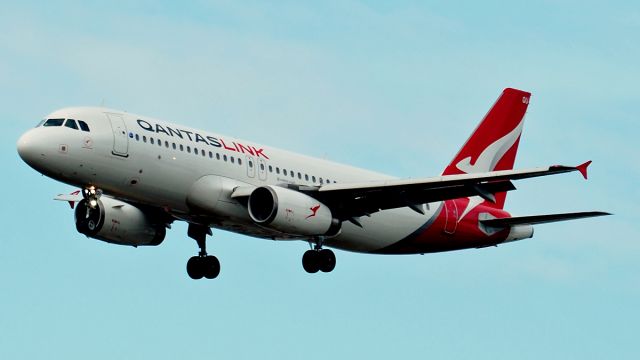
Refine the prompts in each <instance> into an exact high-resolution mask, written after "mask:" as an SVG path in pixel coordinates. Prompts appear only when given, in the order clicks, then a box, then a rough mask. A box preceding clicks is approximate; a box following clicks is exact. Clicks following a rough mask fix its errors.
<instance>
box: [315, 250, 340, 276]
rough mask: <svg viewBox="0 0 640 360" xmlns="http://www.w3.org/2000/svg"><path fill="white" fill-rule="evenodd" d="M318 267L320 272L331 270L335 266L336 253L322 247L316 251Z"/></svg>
mask: <svg viewBox="0 0 640 360" xmlns="http://www.w3.org/2000/svg"><path fill="white" fill-rule="evenodd" d="M318 258H319V261H318V263H319V265H320V266H319V267H320V271H322V272H326V273H328V272H332V271H333V269H335V268H336V254H334V253H333V251H331V250H329V249H322V250H320V252H318Z"/></svg>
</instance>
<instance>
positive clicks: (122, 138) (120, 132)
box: [105, 113, 129, 157]
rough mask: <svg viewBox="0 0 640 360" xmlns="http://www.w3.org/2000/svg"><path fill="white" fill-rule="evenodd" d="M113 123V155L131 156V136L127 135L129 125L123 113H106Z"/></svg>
mask: <svg viewBox="0 0 640 360" xmlns="http://www.w3.org/2000/svg"><path fill="white" fill-rule="evenodd" d="M105 115H107V118H108V119H109V122H110V123H111V130H112V131H113V150H112V151H111V153H112V154H113V155H117V156H122V157H128V156H129V138H128V137H127V127H126V125H125V123H124V119H123V118H122V115H121V114H112V113H105Z"/></svg>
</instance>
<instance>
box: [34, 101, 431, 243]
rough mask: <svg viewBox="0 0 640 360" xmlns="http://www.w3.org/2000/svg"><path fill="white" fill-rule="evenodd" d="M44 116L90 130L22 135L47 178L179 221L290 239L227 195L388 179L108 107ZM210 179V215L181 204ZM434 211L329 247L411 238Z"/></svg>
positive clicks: (353, 233) (368, 223)
mask: <svg viewBox="0 0 640 360" xmlns="http://www.w3.org/2000/svg"><path fill="white" fill-rule="evenodd" d="M47 118H49V119H51V118H65V119H68V118H71V119H78V120H83V121H85V122H86V123H88V124H89V126H90V129H91V131H90V132H83V131H79V130H74V129H70V128H67V127H37V128H35V129H32V130H31V131H30V132H29V133H27V134H26V135H25V137H23V139H26V138H28V141H30V143H31V146H32V147H34V145H33V144H37V146H35V148H36V150H32V151H31V154H30V155H28V156H31V157H33V158H32V159H30V161H28V162H29V164H30V165H31V166H33V167H34V168H36V169H37V170H38V171H40V172H42V173H44V174H45V175H48V176H50V177H52V178H55V179H57V180H60V181H63V182H65V183H68V184H71V185H73V186H78V187H86V186H87V185H94V186H96V187H98V188H100V189H102V190H104V192H105V193H106V194H108V195H111V196H114V197H116V198H119V199H122V200H125V201H131V202H134V203H140V204H145V205H149V206H153V207H157V208H163V209H165V210H166V211H167V212H169V213H170V214H171V215H173V216H174V217H176V218H178V219H183V220H187V221H197V222H199V223H206V224H207V225H209V226H211V227H215V228H220V229H225V230H229V231H233V232H237V233H242V234H247V235H250V236H256V237H261V238H269V239H290V238H289V237H287V236H286V235H284V234H281V233H278V232H277V231H273V230H271V229H268V228H264V227H261V226H258V225H256V224H255V223H254V222H253V221H252V220H251V219H250V217H249V215H248V213H247V210H246V208H245V207H244V206H243V204H241V203H240V202H238V201H236V200H235V199H233V198H231V193H232V192H233V190H234V189H236V188H238V187H244V186H255V187H259V186H265V185H283V184H295V185H307V186H313V185H316V186H317V185H322V184H326V183H334V182H337V183H351V182H360V183H361V182H366V181H373V180H381V179H390V178H391V177H389V176H387V175H383V174H379V173H375V172H371V171H367V170H363V169H358V168H354V167H350V166H345V165H341V164H337V163H334V162H330V161H326V160H322V159H316V158H311V157H307V156H303V155H299V154H295V153H292V152H288V151H284V150H279V149H276V148H272V147H268V146H264V145H260V144H255V143H253V142H249V141H244V140H240V139H235V138H232V137H228V136H224V135H219V134H214V133H210V132H206V131H202V130H197V129H191V128H187V127H184V126H181V125H176V124H171V123H167V122H163V121H159V120H156V119H152V118H149V117H145V116H138V115H134V114H128V113H123V112H120V111H116V110H111V109H105V108H92V107H82V108H67V109H62V110H59V111H56V112H54V113H52V114H50V115H48V117H47ZM21 141H23V140H22V139H21ZM24 141H27V140H24ZM21 155H22V154H21ZM34 164H38V165H37V166H36V165H34ZM211 175H213V176H215V177H216V178H217V179H218V181H220V183H221V184H223V186H222V188H223V191H222V192H221V193H219V194H215V196H212V198H211V199H210V201H211V202H215V205H212V207H213V208H215V209H216V213H215V214H211V213H200V212H198V211H197V209H194V208H193V207H191V206H189V203H188V201H187V198H188V197H189V196H190V194H191V192H192V187H193V186H194V184H195V183H196V182H197V181H198V180H199V179H201V178H202V177H204V176H211ZM440 209H441V204H440V203H436V204H431V206H430V207H428V208H427V209H425V211H426V212H425V214H424V215H422V214H419V213H417V212H415V211H413V210H411V209H409V208H399V209H392V210H385V211H380V212H377V213H373V214H371V216H370V217H367V216H364V217H362V218H360V219H359V222H360V223H361V225H362V227H360V226H356V225H355V224H353V223H351V222H347V221H345V222H344V223H343V226H342V232H341V233H340V234H339V235H338V236H336V237H334V238H331V239H327V240H326V243H325V244H326V245H328V246H331V247H336V248H341V249H345V250H351V251H359V252H372V251H377V250H379V249H383V248H385V247H387V246H390V245H392V244H394V243H397V242H399V241H400V240H402V239H404V238H406V237H407V236H409V235H411V234H412V233H414V232H415V231H416V230H417V229H419V228H420V227H421V226H422V225H424V224H425V223H427V222H429V220H430V219H432V218H433V217H434V216H436V215H438V213H439V211H440ZM297 239H300V238H297ZM301 240H308V239H301Z"/></svg>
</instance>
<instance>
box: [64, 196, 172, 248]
mask: <svg viewBox="0 0 640 360" xmlns="http://www.w3.org/2000/svg"><path fill="white" fill-rule="evenodd" d="M75 220H76V229H77V230H78V232H79V233H81V234H84V235H87V236H89V237H92V238H95V239H98V240H102V241H106V242H108V243H112V244H118V245H130V246H140V245H160V243H161V242H162V241H163V240H164V237H165V235H166V228H165V226H164V224H159V223H154V222H153V221H152V219H151V217H150V216H149V215H148V214H146V213H145V212H144V211H142V210H140V209H138V208H137V207H135V206H133V205H131V204H129V203H126V202H123V201H119V200H116V199H113V198H110V197H107V196H102V197H100V199H98V200H97V205H96V206H95V208H91V207H90V206H89V204H88V203H87V200H82V201H80V202H79V203H78V206H77V207H76V211H75Z"/></svg>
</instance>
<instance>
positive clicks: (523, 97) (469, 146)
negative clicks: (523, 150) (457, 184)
mask: <svg viewBox="0 0 640 360" xmlns="http://www.w3.org/2000/svg"><path fill="white" fill-rule="evenodd" d="M530 97H531V94H530V93H528V92H525V91H522V90H516V89H510V88H507V89H504V91H503V92H502V95H500V97H499V98H498V101H496V103H495V104H494V105H493V107H492V108H491V110H489V112H488V113H487V115H485V117H484V119H482V122H480V125H478V127H477V128H476V129H475V131H474V132H473V133H472V134H471V136H470V137H469V139H467V142H465V144H464V145H463V146H462V149H460V151H459V152H458V154H457V155H456V156H455V157H454V158H453V161H451V163H450V164H449V166H447V167H446V168H445V170H444V172H443V173H442V174H443V175H455V174H471V173H481V172H488V171H494V170H510V169H513V163H514V162H515V160H516V152H517V151H518V143H519V142H520V134H521V133H522V126H523V124H524V121H523V118H524V114H525V112H526V111H527V106H528V105H529V98H530ZM505 199H506V193H498V194H496V202H495V204H493V206H495V207H497V208H499V209H502V208H503V207H504V201H505Z"/></svg>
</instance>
